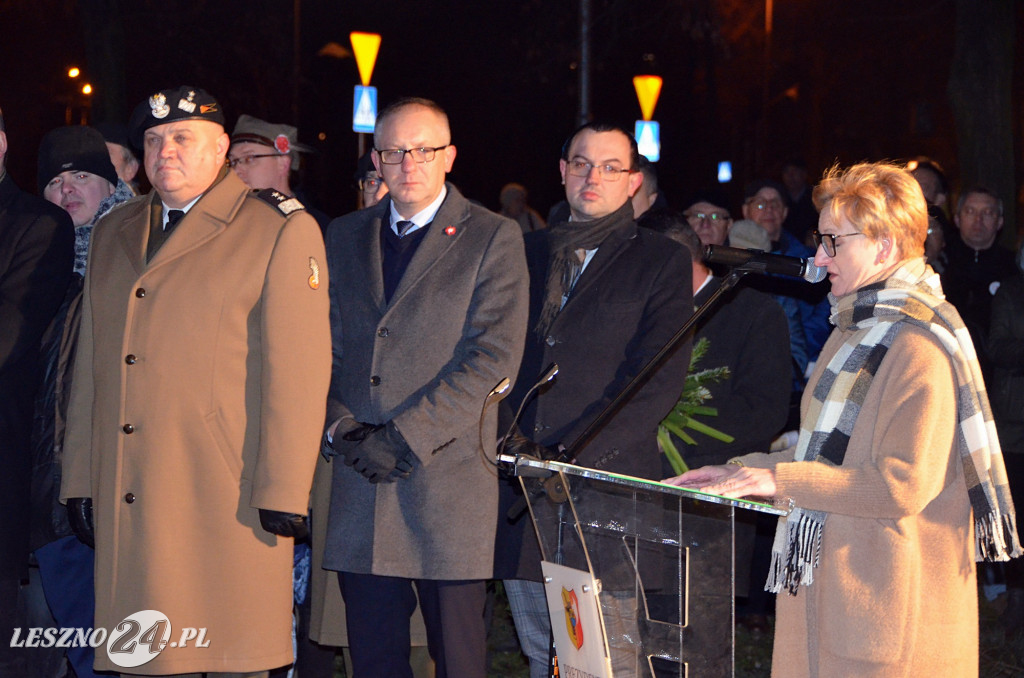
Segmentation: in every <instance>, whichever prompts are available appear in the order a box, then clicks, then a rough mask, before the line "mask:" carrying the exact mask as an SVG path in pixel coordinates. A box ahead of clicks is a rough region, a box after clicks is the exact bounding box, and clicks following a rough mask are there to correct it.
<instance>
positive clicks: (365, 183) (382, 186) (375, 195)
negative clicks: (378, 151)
mask: <svg viewBox="0 0 1024 678" xmlns="http://www.w3.org/2000/svg"><path fill="white" fill-rule="evenodd" d="M372 155H373V151H367V152H366V153H364V154H363V155H362V157H361V158H359V161H358V162H357V163H356V188H358V189H359V198H358V201H357V204H356V208H357V209H366V208H367V207H373V206H374V205H376V204H377V203H379V202H380V201H381V200H383V199H384V196H385V195H387V194H388V185H387V182H385V181H384V177H382V176H381V175H380V174H379V173H378V172H377V168H376V167H374V166H373V158H372V157H371V156H372Z"/></svg>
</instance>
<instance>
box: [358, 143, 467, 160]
mask: <svg viewBox="0 0 1024 678" xmlns="http://www.w3.org/2000/svg"><path fill="white" fill-rule="evenodd" d="M449 146H451V144H445V145H444V146H435V147H434V148H386V149H384V150H381V149H379V148H375V149H373V150H375V151H377V155H378V156H379V157H380V161H381V162H382V163H384V164H385V165H401V164H402V161H404V160H405V154H406V153H408V154H409V155H411V156H412V159H413V162H417V163H424V162H430V161H431V160H433V159H434V154H435V153H437V152H438V151H443V150H444V149H446V148H448V147H449Z"/></svg>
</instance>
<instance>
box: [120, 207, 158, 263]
mask: <svg viewBox="0 0 1024 678" xmlns="http://www.w3.org/2000/svg"><path fill="white" fill-rule="evenodd" d="M154 201H155V205H156V206H155V208H154ZM154 209H155V210H156V211H159V210H160V198H159V197H158V196H157V194H156V191H154V192H153V193H151V194H150V199H149V200H147V201H145V202H143V203H142V204H140V205H139V206H138V209H136V211H135V214H133V215H132V216H131V217H129V218H128V219H125V221H124V223H123V224H121V228H120V229H119V232H118V239H119V240H120V242H121V248H122V249H123V250H124V253H125V254H126V255H127V257H128V261H130V262H131V264H132V268H134V269H135V274H136V275H137V276H141V275H142V274H143V273H145V272H146V247H147V245H148V242H149V220H150V214H151V212H153V211H154Z"/></svg>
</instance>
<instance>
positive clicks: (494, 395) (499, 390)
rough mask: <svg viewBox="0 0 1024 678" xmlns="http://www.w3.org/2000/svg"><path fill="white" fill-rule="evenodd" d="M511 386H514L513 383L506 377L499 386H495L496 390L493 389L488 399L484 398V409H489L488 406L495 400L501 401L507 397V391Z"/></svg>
mask: <svg viewBox="0 0 1024 678" xmlns="http://www.w3.org/2000/svg"><path fill="white" fill-rule="evenodd" d="M511 384H512V382H511V381H509V379H508V377H505V378H504V379H502V380H501V381H499V382H498V385H497V386H495V387H494V388H492V389H491V392H490V393H488V394H487V397H486V398H484V407H487V406H488V405H490V404H491V403H493V402H494V401H495V400H501V398H503V397H504V396H505V391H507V390H508V387H509V386H510V385H511ZM499 396H500V397H499Z"/></svg>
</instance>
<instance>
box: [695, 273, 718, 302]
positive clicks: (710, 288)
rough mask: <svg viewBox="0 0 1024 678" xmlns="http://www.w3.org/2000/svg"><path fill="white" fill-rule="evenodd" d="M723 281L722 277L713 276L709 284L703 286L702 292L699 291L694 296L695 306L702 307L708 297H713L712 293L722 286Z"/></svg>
mask: <svg viewBox="0 0 1024 678" xmlns="http://www.w3.org/2000/svg"><path fill="white" fill-rule="evenodd" d="M722 282H723V281H722V279H721V278H712V279H711V280H709V281H708V284H707V285H705V286H704V287H703V288H701V290H700V292H698V293H697V296H695V297H694V298H693V305H694V307H695V308H700V307H701V306H703V305H704V304H706V303H707V301H708V299H710V298H711V295H712V294H714V293H715V292H717V291H718V288H719V287H721V286H722Z"/></svg>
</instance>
